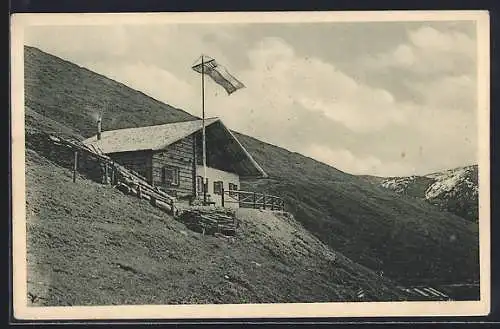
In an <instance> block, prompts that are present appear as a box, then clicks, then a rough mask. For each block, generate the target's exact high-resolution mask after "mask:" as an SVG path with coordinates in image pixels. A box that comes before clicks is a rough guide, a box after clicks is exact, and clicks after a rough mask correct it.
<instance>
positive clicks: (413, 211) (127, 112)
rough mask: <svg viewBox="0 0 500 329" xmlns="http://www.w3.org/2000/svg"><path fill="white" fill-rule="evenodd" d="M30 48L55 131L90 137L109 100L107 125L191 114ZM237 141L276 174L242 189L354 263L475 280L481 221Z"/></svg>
mask: <svg viewBox="0 0 500 329" xmlns="http://www.w3.org/2000/svg"><path fill="white" fill-rule="evenodd" d="M26 53H27V55H26V68H25V74H26V91H27V98H28V100H29V102H28V104H29V106H30V108H31V109H32V110H34V111H36V113H39V114H41V115H42V116H43V117H47V118H50V119H52V120H57V121H58V122H60V123H62V124H63V125H60V127H59V128H54V129H63V127H69V128H71V129H73V131H74V132H75V133H77V134H81V135H83V136H85V137H88V136H89V135H91V134H93V132H94V123H93V121H92V118H91V116H90V115H89V114H88V113H89V110H88V109H87V108H86V106H85V105H86V104H87V103H92V102H94V103H97V102H99V101H101V100H103V99H110V98H111V99H112V100H111V103H113V104H114V109H117V110H114V109H111V110H109V111H108V113H111V111H113V114H112V116H111V115H110V114H108V115H107V117H108V121H106V120H104V121H103V128H104V129H111V128H122V127H127V126H134V125H135V126H139V125H146V124H155V123H156V124H158V123H162V122H169V121H175V120H184V119H186V118H189V117H190V116H189V114H187V113H185V112H182V111H180V110H176V109H172V108H171V107H169V106H167V105H162V104H161V103H159V102H156V101H154V100H152V99H150V98H148V97H146V96H144V95H143V94H141V93H138V92H136V91H134V90H132V89H130V88H127V87H126V86H124V85H122V84H119V83H116V82H113V81H111V80H108V79H106V78H104V77H102V76H100V75H97V74H94V73H92V72H90V71H87V70H82V69H81V68H78V67H77V66H75V65H73V64H71V63H69V62H65V61H62V60H60V59H58V58H56V57H53V56H51V55H48V54H45V53H42V52H40V51H39V50H36V49H33V48H26ZM75 81H76V82H77V83H75ZM54 95H57V97H56V96H54ZM141 104H143V105H142V108H141V109H139V108H138V106H141ZM118 109H119V110H118ZM105 121H106V122H105ZM35 123H36V124H40V123H39V122H38V121H36V122H35ZM64 129H65V128H64ZM239 138H240V139H241V141H242V142H243V143H244V144H245V146H246V147H247V148H248V150H249V151H250V152H251V153H252V155H254V157H255V158H256V160H257V161H258V162H259V163H260V164H261V165H262V166H263V167H264V169H265V170H266V171H267V172H268V173H269V174H270V175H271V179H269V180H262V181H257V182H248V183H247V184H246V185H245V186H244V187H245V188H258V189H264V190H268V191H270V192H274V193H276V194H279V195H283V196H285V198H286V201H287V204H288V207H289V209H290V210H291V211H292V212H293V213H294V215H295V217H296V219H297V220H299V221H300V222H302V223H303V224H304V225H305V227H306V228H308V229H309V230H310V231H311V232H313V233H314V234H315V235H317V236H318V237H320V238H321V239H322V240H323V241H325V242H326V243H328V244H329V245H330V246H332V247H333V248H334V249H336V250H339V251H340V252H342V253H344V254H345V255H347V256H348V257H350V258H352V259H353V260H355V261H356V262H359V263H361V264H363V265H365V266H368V267H370V268H373V269H376V270H383V271H384V272H385V275H386V276H389V277H391V278H394V279H397V280H401V281H419V282H424V281H427V280H430V281H432V282H435V281H438V279H439V280H441V281H447V282H462V281H469V280H475V279H477V278H478V275H479V268H478V235H477V226H475V225H471V224H469V223H467V222H465V221H464V220H462V219H461V218H458V217H455V216H453V215H450V214H444V213H441V212H438V211H436V210H435V209H434V208H431V207H430V206H429V205H427V204H425V203H423V202H418V201H415V200H410V199H408V198H405V197H400V196H398V195H396V194H394V193H391V192H390V191H387V190H385V189H383V188H377V187H375V186H372V185H371V184H369V183H367V182H365V181H363V180H362V179H360V178H358V177H356V176H352V175H348V174H345V173H343V172H341V171H338V170H336V169H334V168H332V167H330V166H327V165H325V164H322V163H320V162H317V161H314V160H312V159H310V158H307V157H304V156H302V155H300V154H297V153H291V152H289V151H287V150H284V149H282V148H279V147H276V146H273V145H269V144H266V143H263V142H260V141H258V140H256V139H253V138H251V137H247V136H243V135H239Z"/></svg>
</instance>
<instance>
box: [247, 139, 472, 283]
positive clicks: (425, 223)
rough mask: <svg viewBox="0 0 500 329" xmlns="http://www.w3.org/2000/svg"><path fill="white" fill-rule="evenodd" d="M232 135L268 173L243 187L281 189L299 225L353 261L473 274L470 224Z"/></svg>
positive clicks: (403, 276)
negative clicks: (265, 176)
mask: <svg viewBox="0 0 500 329" xmlns="http://www.w3.org/2000/svg"><path fill="white" fill-rule="evenodd" d="M239 139H240V140H241V141H242V143H243V144H244V145H245V147H246V148H247V149H248V150H249V151H250V152H251V153H252V154H253V155H254V157H255V159H256V160H257V162H259V163H261V164H263V167H264V170H266V171H267V172H268V173H269V174H270V176H271V177H272V179H271V180H269V181H264V180H255V181H249V182H247V183H246V184H245V185H243V187H244V188H247V189H259V190H262V189H263V190H267V191H268V192H269V193H275V194H279V195H283V196H284V197H285V199H286V200H287V201H288V202H287V204H288V208H289V209H290V210H291V211H292V212H293V213H294V214H295V216H296V218H297V219H298V220H300V221H301V222H302V223H303V224H304V225H305V227H306V228H308V229H309V230H310V231H311V232H314V233H315V234H316V235H317V236H319V237H320V238H321V239H322V240H323V241H325V242H327V243H328V244H329V245H330V246H332V247H333V248H334V249H336V250H339V251H341V252H342V253H344V254H345V255H346V256H347V257H350V258H351V259H353V260H354V261H356V262H359V263H361V264H364V265H365V266H368V267H370V268H372V269H374V270H377V271H379V270H382V271H384V273H385V275H387V276H389V277H391V278H393V279H395V280H399V281H401V282H412V283H420V282H422V283H425V282H427V281H430V282H438V281H443V282H460V281H468V280H471V279H475V278H476V276H477V275H478V268H477V262H478V260H477V259H478V258H477V257H478V256H477V252H478V240H477V225H475V224H471V223H469V222H467V221H465V220H464V219H462V218H460V217H457V216H454V215H452V214H449V213H444V212H440V211H436V209H435V208H433V207H432V206H431V205H429V204H427V203H426V202H424V201H419V200H414V199H413V198H409V197H405V196H400V195H398V194H396V193H393V192H391V191H388V190H386V189H384V188H382V187H377V186H374V185H372V184H369V183H366V182H365V181H364V180H363V179H362V178H359V177H357V176H354V175H349V174H346V173H343V172H341V171H338V170H336V169H334V168H332V167H329V166H327V165H324V164H322V163H320V162H318V161H315V160H313V159H310V158H308V157H305V156H302V155H300V154H297V153H291V152H288V151H287V150H284V149H282V148H279V147H276V146H274V145H270V144H266V143H263V142H261V141H258V140H256V139H254V138H251V137H248V136H243V135H239Z"/></svg>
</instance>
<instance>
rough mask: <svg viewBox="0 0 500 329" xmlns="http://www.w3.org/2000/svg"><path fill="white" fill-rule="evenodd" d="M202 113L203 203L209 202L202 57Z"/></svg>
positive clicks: (202, 57)
mask: <svg viewBox="0 0 500 329" xmlns="http://www.w3.org/2000/svg"><path fill="white" fill-rule="evenodd" d="M201 112H202V126H203V129H202V131H203V133H202V134H203V202H204V203H205V202H207V188H208V183H207V149H206V148H207V146H206V134H205V58H204V56H203V54H202V55H201Z"/></svg>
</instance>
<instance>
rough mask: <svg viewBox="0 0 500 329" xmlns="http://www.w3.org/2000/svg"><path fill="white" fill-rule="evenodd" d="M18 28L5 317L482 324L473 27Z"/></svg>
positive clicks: (485, 43)
mask: <svg viewBox="0 0 500 329" xmlns="http://www.w3.org/2000/svg"><path fill="white" fill-rule="evenodd" d="M11 29H12V45H11V53H12V57H11V61H12V71H11V73H12V79H11V81H12V108H11V116H12V132H13V133H12V136H11V138H12V139H11V145H12V164H13V165H12V186H13V221H12V227H13V233H12V234H13V256H14V257H13V259H14V272H13V284H14V287H13V289H14V314H15V316H16V317H19V318H25V319H87V318H92V319H100V318H102V319H110V318H112V319H134V318H179V319H181V318H231V317H237V318H238V317H239V318H247V317H250V318H252V317H261V318H265V317H320V316H322V317H337V316H356V317H363V316H372V317H373V316H440V315H446V316H448V315H449V316H451V315H486V314H488V312H489V307H490V305H489V298H490V297H489V294H490V281H489V280H490V264H489V261H490V260H489V258H490V257H489V255H490V240H489V239H490V238H489V234H490V232H489V227H490V204H489V179H490V178H489V157H490V156H489V113H490V112H489V111H490V108H489V21H488V14H487V12H482V11H453V12H446V11H442V12H385V13H383V12H316V13H315V12H308V13H306V12H303V13H300V12H295V13H292V12H290V13H286V12H283V13H272V12H267V13H182V14H175V13H155V14H153V13H151V14H146V13H132V14H63V13H61V14H16V15H14V16H13V17H12V21H11Z"/></svg>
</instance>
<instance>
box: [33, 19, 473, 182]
mask: <svg viewBox="0 0 500 329" xmlns="http://www.w3.org/2000/svg"><path fill="white" fill-rule="evenodd" d="M25 44H27V45H30V46H34V47H37V48H39V49H41V50H43V51H46V52H48V53H50V54H53V55H56V56H59V57H61V58H64V59H66V60H69V61H71V62H73V63H76V64H78V65H80V66H83V67H86V68H88V69H90V70H92V71H95V72H98V73H100V74H103V75H105V76H107V77H109V78H112V79H114V80H117V81H120V82H122V83H124V84H126V85H128V86H130V87H132V88H134V89H137V90H140V91H142V92H144V93H145V94H147V95H149V96H151V97H153V98H156V99H158V100H160V101H162V102H165V103H168V104H170V105H173V106H175V107H178V108H181V109H183V110H185V111H187V112H189V113H192V114H194V115H197V116H201V79H200V74H199V73H196V72H195V71H193V70H192V69H191V66H192V64H193V63H194V62H195V61H196V60H197V59H198V58H199V56H200V55H201V54H202V53H203V54H206V55H208V56H210V57H213V58H215V59H216V60H217V62H218V63H220V64H222V65H223V66H224V67H226V68H227V70H228V71H229V72H230V73H231V74H233V75H234V76H235V77H236V78H238V80H240V81H241V82H243V84H244V85H245V88H243V89H240V90H238V91H236V92H234V93H233V94H231V95H227V93H226V92H225V91H224V89H223V88H222V87H221V86H218V85H217V84H215V83H214V82H213V81H211V80H210V79H208V78H207V79H205V81H206V87H205V92H206V94H205V110H206V115H207V117H213V116H217V117H220V118H221V119H222V121H223V122H224V123H225V124H226V125H227V126H228V127H229V128H230V129H232V130H236V131H238V132H241V133H244V134H248V135H251V136H253V137H256V138H259V139H261V140H263V141H265V142H268V143H271V144H274V145H278V146H281V147H284V148H286V149H288V150H290V151H294V152H298V153H301V154H304V155H306V156H309V157H311V158H314V159H316V160H319V161H322V162H324V163H327V164H329V165H331V166H334V167H336V168H337V169H340V170H342V171H345V172H348V173H352V174H367V175H378V176H401V175H413V174H427V173H431V172H434V171H438V170H443V169H449V168H455V167H458V166H463V165H470V164H475V163H477V150H478V147H477V145H478V144H477V143H478V139H477V134H478V132H477V125H478V122H477V121H478V120H477V58H476V57H477V54H476V52H477V44H476V26H475V22H474V21H456V22H454V21H446V22H445V21H443V22H436V21H433V22H418V21H413V22H320V23H260V24H259V23H245V24H243V23H241V24H218V23H217V24H213V23H212V24H164V25H158V24H155V25H146V24H142V25H137V24H135V25H106V26H95V25H94V26H90V25H86V26H83V25H81V26H37V27H30V28H28V29H27V30H26V31H25Z"/></svg>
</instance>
